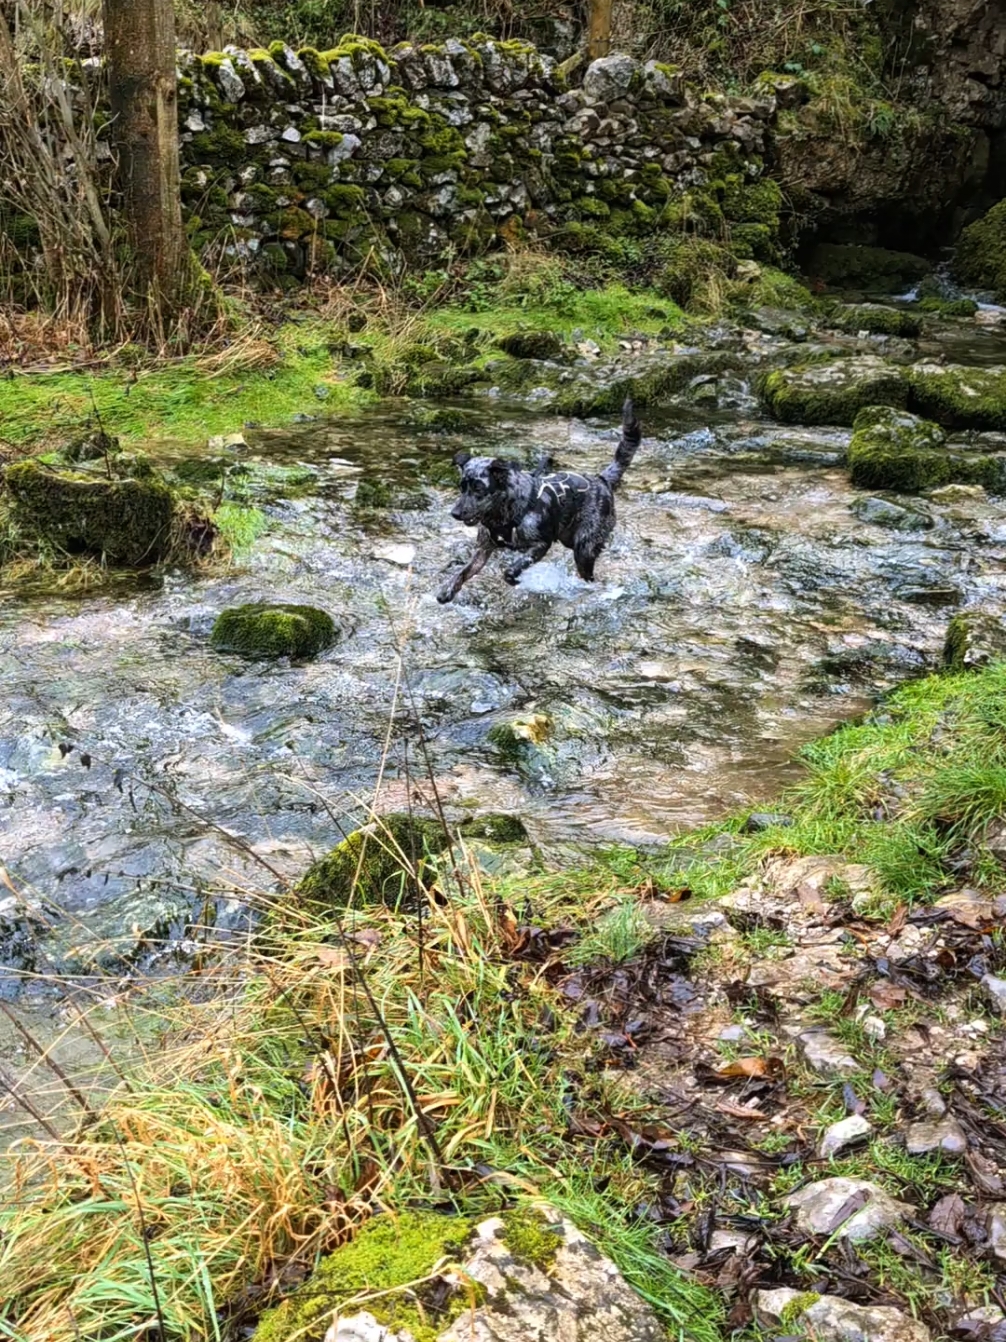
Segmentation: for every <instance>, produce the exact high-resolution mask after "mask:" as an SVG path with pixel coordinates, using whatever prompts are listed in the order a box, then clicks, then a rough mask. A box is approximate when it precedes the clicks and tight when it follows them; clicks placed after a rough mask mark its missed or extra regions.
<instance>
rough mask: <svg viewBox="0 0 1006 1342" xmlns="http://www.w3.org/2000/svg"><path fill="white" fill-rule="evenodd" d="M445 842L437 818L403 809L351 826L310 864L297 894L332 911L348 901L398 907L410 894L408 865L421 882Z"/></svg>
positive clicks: (412, 883)
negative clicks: (428, 817) (409, 813)
mask: <svg viewBox="0 0 1006 1342" xmlns="http://www.w3.org/2000/svg"><path fill="white" fill-rule="evenodd" d="M448 844H449V840H448V837H447V835H446V834H445V833H444V827H443V825H441V824H440V823H439V821H436V820H426V819H422V818H421V817H417V816H410V815H407V814H405V813H396V814H392V815H386V816H382V817H381V818H380V820H379V821H376V822H375V823H374V824H373V825H368V826H367V827H366V828H364V829H358V830H354V831H353V833H352V834H350V835H349V837H348V838H345V839H343V841H342V843H340V844H337V845H336V846H335V848H333V849H332V851H331V852H330V853H328V854H327V855H326V856H325V857H323V858H320V859H319V860H318V861H317V862H315V863H314V864H313V865H312V866H311V867H309V868H308V870H307V871H306V872H305V874H304V876H303V877H302V878H301V881H300V883H299V884H298V886H297V896H298V898H299V899H304V900H308V901H310V902H311V903H312V904H315V905H320V906H324V907H328V908H336V909H339V908H344V907H345V906H346V905H347V904H348V903H349V902H350V900H351V899H355V900H356V901H357V902H359V903H362V904H386V905H387V906H388V907H389V908H397V907H398V906H399V904H401V902H402V901H403V899H407V898H409V896H410V894H411V893H412V892H413V888H414V882H413V880H412V877H411V876H410V874H409V870H408V868H409V867H411V868H412V870H413V871H414V872H415V876H416V879H417V880H418V881H419V882H420V883H422V881H423V876H424V874H425V872H426V871H427V870H428V868H429V862H430V859H431V858H433V857H436V856H437V855H438V854H440V853H442V852H444V850H445V849H446V848H447V847H448Z"/></svg>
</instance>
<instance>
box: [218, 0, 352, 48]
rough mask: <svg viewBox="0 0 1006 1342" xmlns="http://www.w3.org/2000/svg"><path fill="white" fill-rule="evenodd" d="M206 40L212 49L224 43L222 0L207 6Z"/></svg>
mask: <svg viewBox="0 0 1006 1342" xmlns="http://www.w3.org/2000/svg"><path fill="white" fill-rule="evenodd" d="M353 31H354V32H356V31H357V30H356V29H355V28H354V30H353ZM206 41H207V45H208V46H209V48H210V50H211V51H219V50H220V48H221V47H222V46H223V44H224V7H223V5H222V4H220V0H209V2H208V4H207V6H206Z"/></svg>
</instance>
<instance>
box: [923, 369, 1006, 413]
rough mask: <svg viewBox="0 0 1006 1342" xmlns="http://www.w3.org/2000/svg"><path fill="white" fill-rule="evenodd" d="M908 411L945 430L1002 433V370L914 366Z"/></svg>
mask: <svg viewBox="0 0 1006 1342" xmlns="http://www.w3.org/2000/svg"><path fill="white" fill-rule="evenodd" d="M905 377H906V380H907V384H908V408H909V409H910V410H914V411H915V412H916V413H917V414H919V415H924V416H925V417H926V418H927V419H932V420H935V421H936V423H937V424H942V425H944V427H946V428H948V429H1006V368H998V367H992V368H972V367H965V366H963V365H961V364H941V363H917V364H913V366H912V367H911V368H909V369H908V370H907V371H906V374H905Z"/></svg>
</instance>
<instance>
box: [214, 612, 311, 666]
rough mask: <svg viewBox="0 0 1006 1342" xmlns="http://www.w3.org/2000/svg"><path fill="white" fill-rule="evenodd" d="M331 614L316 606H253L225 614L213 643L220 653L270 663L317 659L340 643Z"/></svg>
mask: <svg viewBox="0 0 1006 1342" xmlns="http://www.w3.org/2000/svg"><path fill="white" fill-rule="evenodd" d="M336 637H337V635H336V629H335V623H334V622H333V620H332V617H331V615H327V614H326V613H325V612H324V611H323V610H316V609H315V607H314V606H282V605H277V606H270V605H266V604H260V603H257V604H253V605H247V606H235V607H234V608H233V609H232V610H224V611H221V612H220V614H219V615H218V616H217V618H216V622H215V623H214V625H213V631H212V633H211V634H210V642H211V644H212V645H213V647H214V648H215V649H216V650H217V651H218V652H236V653H238V654H239V655H240V656H242V657H248V658H252V659H262V660H269V659H275V658H277V657H295V658H298V659H301V658H307V657H316V656H317V655H318V653H319V652H323V651H324V650H325V648H329V647H331V646H332V644H333V643H334V642H335V640H336Z"/></svg>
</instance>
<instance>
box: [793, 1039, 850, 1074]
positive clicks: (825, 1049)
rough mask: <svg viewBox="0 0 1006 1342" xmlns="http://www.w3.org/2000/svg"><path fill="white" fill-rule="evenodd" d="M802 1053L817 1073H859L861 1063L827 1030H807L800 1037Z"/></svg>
mask: <svg viewBox="0 0 1006 1342" xmlns="http://www.w3.org/2000/svg"><path fill="white" fill-rule="evenodd" d="M797 1042H798V1044H799V1045H800V1051H801V1053H802V1054H803V1056H804V1061H805V1062H806V1063H807V1066H808V1067H812V1068H813V1069H814V1071H815V1072H838V1073H842V1072H848V1073H852V1072H858V1071H859V1070H860V1068H859V1063H858V1062H857V1061H856V1059H855V1058H854V1057H853V1056H852V1055H851V1053H850V1052H849V1051H848V1049H847V1048H846V1047H845V1045H844V1044H843V1043H842V1042H841V1041H840V1040H838V1039H836V1038H835V1037H834V1035H830V1034H828V1032H827V1031H826V1030H806V1031H805V1032H804V1033H803V1034H801V1035H800V1036H799V1037H798V1040H797Z"/></svg>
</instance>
